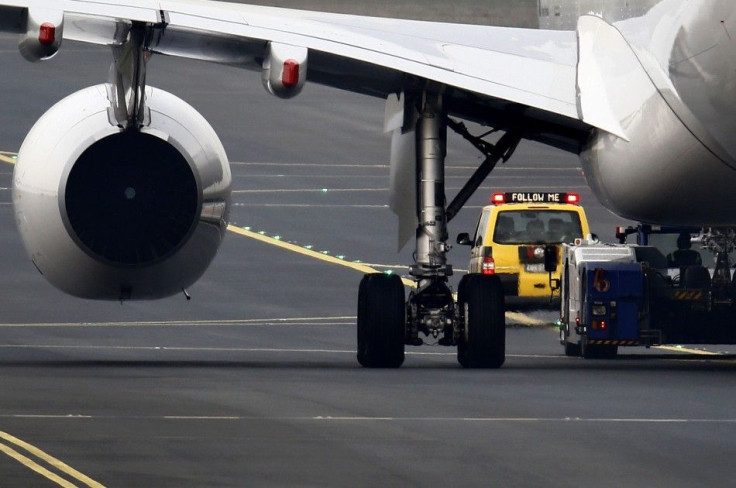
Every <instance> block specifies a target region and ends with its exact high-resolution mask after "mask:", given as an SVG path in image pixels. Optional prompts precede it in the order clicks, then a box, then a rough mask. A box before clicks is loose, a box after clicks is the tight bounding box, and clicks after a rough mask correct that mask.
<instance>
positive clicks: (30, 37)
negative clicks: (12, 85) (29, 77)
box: [18, 8, 64, 62]
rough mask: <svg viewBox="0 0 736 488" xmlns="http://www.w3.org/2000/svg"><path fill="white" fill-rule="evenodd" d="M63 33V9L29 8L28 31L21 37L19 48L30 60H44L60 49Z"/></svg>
mask: <svg viewBox="0 0 736 488" xmlns="http://www.w3.org/2000/svg"><path fill="white" fill-rule="evenodd" d="M63 33H64V13H63V11H61V10H53V9H43V8H29V9H28V13H27V15H26V33H25V35H24V36H23V37H22V38H21V40H20V43H19V44H18V49H19V50H20V53H21V55H23V57H24V58H26V59H27V60H28V61H31V62H36V61H44V60H46V59H49V58H51V57H52V56H54V54H56V53H57V51H59V48H60V47H61V40H62V37H63Z"/></svg>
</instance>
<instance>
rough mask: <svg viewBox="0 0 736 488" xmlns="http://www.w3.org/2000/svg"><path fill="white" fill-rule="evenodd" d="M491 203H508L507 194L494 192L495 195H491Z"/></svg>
mask: <svg viewBox="0 0 736 488" xmlns="http://www.w3.org/2000/svg"><path fill="white" fill-rule="evenodd" d="M491 203H492V204H494V205H501V204H504V203H506V194H505V193H494V194H493V195H491Z"/></svg>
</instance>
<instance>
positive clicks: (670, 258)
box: [560, 225, 736, 358]
mask: <svg viewBox="0 0 736 488" xmlns="http://www.w3.org/2000/svg"><path fill="white" fill-rule="evenodd" d="M616 234H617V237H618V238H619V242H620V243H619V244H601V243H591V242H588V241H584V240H583V241H580V242H579V243H576V244H575V245H567V244H565V245H563V250H562V260H563V261H562V265H563V269H562V275H561V281H560V287H561V319H560V342H561V343H562V345H563V346H564V348H565V354H567V355H568V356H572V355H582V356H583V357H586V358H591V357H592V358H595V357H597V358H612V357H615V356H616V354H617V351H618V348H619V347H620V346H647V347H649V346H652V345H662V344H736V320H735V319H736V282H734V280H733V278H732V276H731V264H730V263H732V262H733V261H732V260H731V258H730V257H729V253H731V252H732V251H733V250H734V248H735V244H736V232H734V229H698V228H688V227H656V226H650V225H638V226H635V227H628V228H618V229H617V233H616ZM631 235H635V236H636V243H630V244H629V243H627V242H626V241H627V236H631Z"/></svg>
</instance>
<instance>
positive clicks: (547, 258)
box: [544, 244, 557, 273]
mask: <svg viewBox="0 0 736 488" xmlns="http://www.w3.org/2000/svg"><path fill="white" fill-rule="evenodd" d="M544 270H545V271H546V272H547V273H554V272H555V271H557V246H554V245H551V244H548V245H546V246H544Z"/></svg>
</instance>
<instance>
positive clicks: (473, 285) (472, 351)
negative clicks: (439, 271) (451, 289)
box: [457, 274, 506, 368]
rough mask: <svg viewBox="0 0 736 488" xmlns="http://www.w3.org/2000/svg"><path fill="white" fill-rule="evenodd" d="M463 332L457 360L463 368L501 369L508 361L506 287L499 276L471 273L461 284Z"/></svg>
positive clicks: (459, 342)
mask: <svg viewBox="0 0 736 488" xmlns="http://www.w3.org/2000/svg"><path fill="white" fill-rule="evenodd" d="M458 307H460V313H461V317H462V320H463V333H462V334H461V335H460V339H459V340H458V345H457V360H458V362H459V363H460V365H461V366H463V367H464V368H500V367H501V366H502V365H503V363H504V361H505V360H506V317H505V310H504V299H503V287H502V285H501V280H500V279H499V278H498V277H497V276H493V275H482V274H469V275H465V276H463V278H462V279H461V280H460V285H459V286H458Z"/></svg>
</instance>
